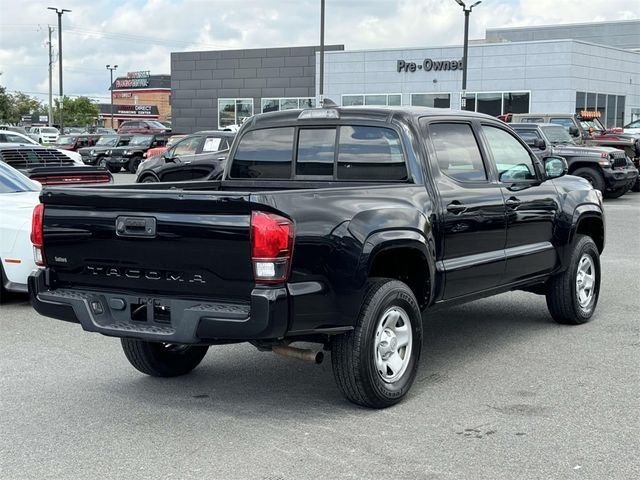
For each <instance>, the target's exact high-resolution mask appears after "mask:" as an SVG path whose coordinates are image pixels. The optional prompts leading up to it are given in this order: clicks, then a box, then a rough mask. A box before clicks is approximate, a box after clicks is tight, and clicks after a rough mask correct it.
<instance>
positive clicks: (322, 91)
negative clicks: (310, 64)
mask: <svg viewBox="0 0 640 480" xmlns="http://www.w3.org/2000/svg"><path fill="white" fill-rule="evenodd" d="M319 93H320V98H319V100H320V106H321V107H322V106H323V104H324V0H320V88H319Z"/></svg>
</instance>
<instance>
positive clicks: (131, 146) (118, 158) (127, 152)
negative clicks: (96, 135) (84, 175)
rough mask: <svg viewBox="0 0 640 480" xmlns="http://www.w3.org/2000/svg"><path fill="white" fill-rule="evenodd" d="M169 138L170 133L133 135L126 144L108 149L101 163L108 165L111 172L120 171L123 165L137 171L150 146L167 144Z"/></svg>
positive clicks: (132, 171) (131, 170)
mask: <svg viewBox="0 0 640 480" xmlns="http://www.w3.org/2000/svg"><path fill="white" fill-rule="evenodd" d="M167 140H169V135H168V134H158V135H133V136H132V137H131V140H130V141H129V143H128V144H127V145H126V146H123V147H114V148H112V149H110V150H109V151H107V152H106V156H105V157H104V158H103V159H102V160H101V163H100V164H101V165H103V166H105V167H107V168H108V169H109V171H110V172H111V173H116V172H119V171H120V169H121V168H122V167H124V168H126V169H127V170H129V171H130V172H131V173H135V172H136V170H137V169H138V165H140V163H142V160H143V156H144V154H145V152H146V151H147V150H149V149H150V148H156V147H162V146H163V145H166V144H167Z"/></svg>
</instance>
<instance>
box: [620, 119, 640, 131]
mask: <svg viewBox="0 0 640 480" xmlns="http://www.w3.org/2000/svg"><path fill="white" fill-rule="evenodd" d="M623 128H624V133H635V134H640V120H635V121H633V122H631V123H628V124H627V125H625V126H624V127H623Z"/></svg>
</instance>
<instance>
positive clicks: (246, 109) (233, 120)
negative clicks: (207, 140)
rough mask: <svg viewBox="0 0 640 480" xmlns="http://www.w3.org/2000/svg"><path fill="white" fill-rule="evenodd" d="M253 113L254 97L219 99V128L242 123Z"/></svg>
mask: <svg viewBox="0 0 640 480" xmlns="http://www.w3.org/2000/svg"><path fill="white" fill-rule="evenodd" d="M251 115H253V99H252V98H219V99H218V128H226V127H228V126H230V125H241V124H242V122H244V121H245V120H246V119H247V118H248V117H250V116H251Z"/></svg>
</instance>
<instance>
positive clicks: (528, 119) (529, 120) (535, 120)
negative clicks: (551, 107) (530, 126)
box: [522, 117, 544, 123]
mask: <svg viewBox="0 0 640 480" xmlns="http://www.w3.org/2000/svg"><path fill="white" fill-rule="evenodd" d="M522 123H544V118H542V117H525V118H523V119H522Z"/></svg>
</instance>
